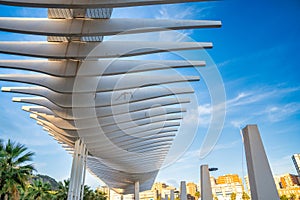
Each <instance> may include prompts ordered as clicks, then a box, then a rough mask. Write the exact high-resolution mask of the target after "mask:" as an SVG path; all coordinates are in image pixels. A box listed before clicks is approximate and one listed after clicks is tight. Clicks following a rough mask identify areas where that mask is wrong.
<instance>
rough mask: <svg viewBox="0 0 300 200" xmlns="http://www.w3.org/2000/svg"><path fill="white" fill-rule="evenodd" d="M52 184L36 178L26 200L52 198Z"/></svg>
mask: <svg viewBox="0 0 300 200" xmlns="http://www.w3.org/2000/svg"><path fill="white" fill-rule="evenodd" d="M50 191H51V185H50V184H49V183H44V182H43V181H42V180H41V179H38V180H34V181H33V182H32V184H31V185H30V186H29V187H28V189H27V191H26V194H25V197H24V199H26V200H31V199H32V200H47V199H52V197H51V194H50Z"/></svg>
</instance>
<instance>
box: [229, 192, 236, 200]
mask: <svg viewBox="0 0 300 200" xmlns="http://www.w3.org/2000/svg"><path fill="white" fill-rule="evenodd" d="M230 199H231V200H236V193H234V192H233V193H231V196H230Z"/></svg>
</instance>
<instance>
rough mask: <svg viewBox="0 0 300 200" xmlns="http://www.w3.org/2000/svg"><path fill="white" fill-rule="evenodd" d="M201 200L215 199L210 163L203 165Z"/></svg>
mask: <svg viewBox="0 0 300 200" xmlns="http://www.w3.org/2000/svg"><path fill="white" fill-rule="evenodd" d="M200 171H201V172H200V173H201V200H213V195H212V189H211V183H210V175H209V169H208V165H201V167H200Z"/></svg>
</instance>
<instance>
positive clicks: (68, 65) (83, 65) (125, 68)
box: [0, 59, 205, 77]
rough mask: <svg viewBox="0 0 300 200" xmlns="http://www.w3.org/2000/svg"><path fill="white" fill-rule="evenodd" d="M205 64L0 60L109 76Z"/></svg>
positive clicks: (3, 64) (51, 71)
mask: <svg viewBox="0 0 300 200" xmlns="http://www.w3.org/2000/svg"><path fill="white" fill-rule="evenodd" d="M198 66H205V61H185V60H176V61H175V60H117V59H116V60H96V61H94V60H86V61H84V62H79V61H71V60H68V61H65V60H62V61H54V60H0V68H11V69H20V70H29V71H35V72H40V73H44V74H48V75H52V76H57V77H74V76H76V75H77V72H78V71H79V72H80V75H82V76H109V75H118V74H124V73H135V72H144V71H154V70H163V69H171V68H186V67H198Z"/></svg>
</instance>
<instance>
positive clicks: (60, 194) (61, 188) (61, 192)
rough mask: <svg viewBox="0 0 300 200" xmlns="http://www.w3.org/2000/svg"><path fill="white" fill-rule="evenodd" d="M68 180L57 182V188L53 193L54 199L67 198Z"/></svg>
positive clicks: (63, 199) (62, 199) (61, 199)
mask: <svg viewBox="0 0 300 200" xmlns="http://www.w3.org/2000/svg"><path fill="white" fill-rule="evenodd" d="M69 184H70V180H64V181H63V182H61V181H60V182H58V190H57V191H56V194H55V199H57V200H66V199H67V198H68V191H69Z"/></svg>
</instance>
